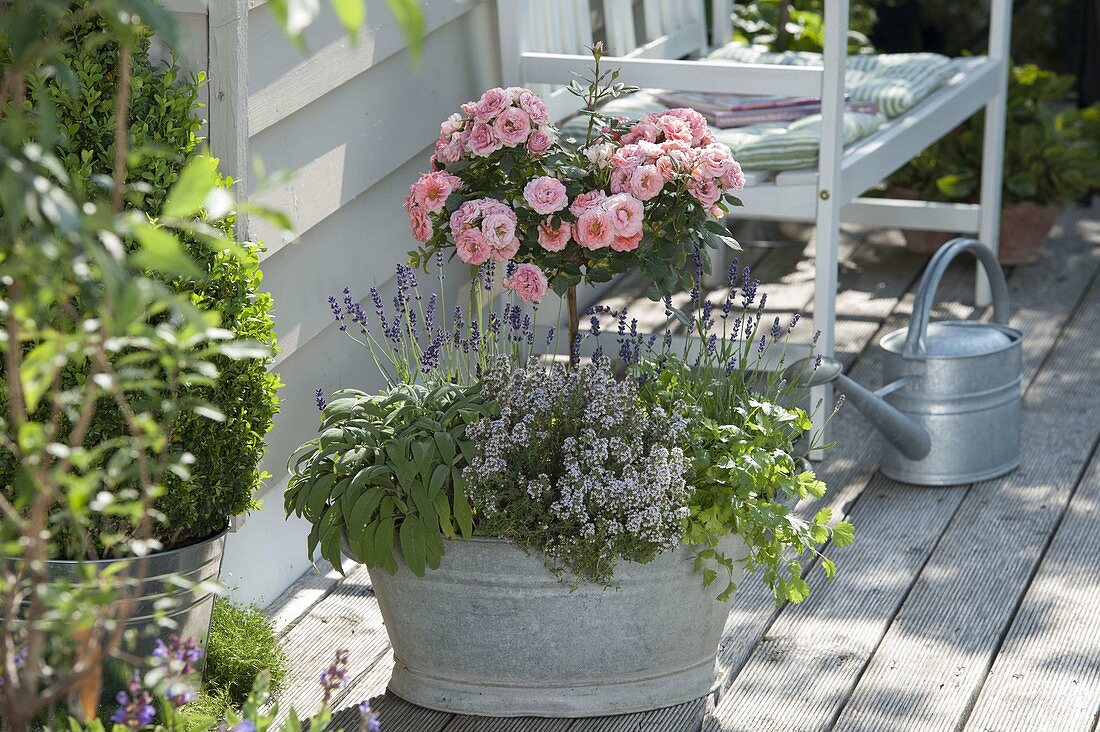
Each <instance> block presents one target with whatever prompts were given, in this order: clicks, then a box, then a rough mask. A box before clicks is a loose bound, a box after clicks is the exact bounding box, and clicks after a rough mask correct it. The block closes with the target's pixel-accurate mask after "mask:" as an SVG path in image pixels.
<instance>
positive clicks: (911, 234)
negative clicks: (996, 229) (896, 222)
mask: <svg viewBox="0 0 1100 732" xmlns="http://www.w3.org/2000/svg"><path fill="white" fill-rule="evenodd" d="M889 195H890V196H892V197H894V198H903V199H906V200H910V201H918V200H921V198H920V196H919V195H918V194H917V193H915V192H914V191H911V190H909V189H907V188H891V189H890V191H889ZM1061 210H1062V207H1061V206H1059V205H1057V204H1052V205H1049V206H1040V205H1038V204H1035V203H1032V202H1031V201H1024V202H1021V203H1010V204H1006V205H1004V206H1002V207H1001V232H1000V244H999V247H998V252H997V259H998V260H999V261H1000V263H1001V264H1004V265H1013V264H1029V263H1031V262H1034V261H1035V260H1036V258H1038V256H1039V251H1040V250H1041V249H1042V248H1043V243H1044V242H1045V241H1046V240H1047V237H1048V236H1050V230H1051V229H1052V228H1053V227H1054V221H1055V220H1056V219H1057V218H1058V214H1059V213H1060V212H1061ZM902 234H904V235H905V248H906V249H908V250H909V251H911V252H914V253H916V254H924V255H928V256H931V255H932V254H934V253H935V252H936V250H937V249H939V248H940V247H941V246H943V245H944V243H945V242H947V241H949V240H951V239H953V238H955V237H956V236H960V234H958V233H952V232H948V231H925V230H921V229H906V230H903V231H902Z"/></svg>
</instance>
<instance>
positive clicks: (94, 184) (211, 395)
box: [0, 4, 278, 657]
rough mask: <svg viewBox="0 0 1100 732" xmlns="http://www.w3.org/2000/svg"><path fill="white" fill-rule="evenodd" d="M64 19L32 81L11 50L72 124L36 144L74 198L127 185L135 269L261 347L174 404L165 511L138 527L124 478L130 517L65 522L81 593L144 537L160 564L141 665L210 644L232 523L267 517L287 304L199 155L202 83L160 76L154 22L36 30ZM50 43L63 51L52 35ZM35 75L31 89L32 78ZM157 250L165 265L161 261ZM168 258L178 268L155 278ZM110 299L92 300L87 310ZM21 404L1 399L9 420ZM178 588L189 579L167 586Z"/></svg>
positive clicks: (93, 20)
mask: <svg viewBox="0 0 1100 732" xmlns="http://www.w3.org/2000/svg"><path fill="white" fill-rule="evenodd" d="M51 23H57V24H61V26H62V27H64V28H65V29H66V33H65V36H64V39H63V42H62V43H60V44H56V57H54V54H55V52H54V51H52V50H51V52H50V54H51V55H50V58H49V59H47V60H40V61H39V62H37V65H35V62H33V61H30V62H26V63H31V64H32V65H31V68H29V69H24V68H22V67H21V66H20V64H21V63H24V61H23V60H22V59H21V57H19V54H18V53H17V50H18V49H17V48H15V47H14V46H15V45H16V44H17V41H16V40H14V39H12V38H7V37H5V39H4V40H5V42H4V44H3V45H2V46H0V57H3V58H4V59H5V60H6V61H7V63H6V68H5V71H6V76H5V79H6V80H7V79H10V80H11V82H12V83H16V84H20V83H22V84H24V88H21V90H20V93H19V94H18V95H16V98H19V99H22V100H25V102H24V105H23V106H25V107H26V108H27V109H28V110H29V109H35V110H37V109H40V108H48V109H49V110H51V111H50V112H49V114H48V115H47V116H46V117H45V118H46V119H50V120H54V121H56V126H57V130H56V131H54V130H48V129H45V128H44V127H45V126H44V125H40V126H39V127H36V128H35V133H34V137H35V139H36V140H37V141H39V142H41V143H43V144H44V145H48V146H49V148H50V149H51V150H52V152H53V153H54V154H55V155H56V163H54V164H55V165H58V166H60V167H61V168H62V169H63V170H64V171H65V173H66V176H67V178H66V182H65V184H66V186H68V187H70V188H71V189H72V190H77V191H81V192H83V193H84V194H85V195H87V196H89V197H94V196H95V195H97V193H98V191H99V186H100V183H99V181H100V180H101V179H102V178H105V177H106V178H113V179H114V184H115V191H117V193H116V194H115V197H114V201H113V203H114V205H115V206H117V207H118V208H119V209H120V210H121V209H125V210H127V211H128V212H130V214H131V215H132V216H133V217H134V219H135V220H138V221H139V222H141V221H144V222H145V226H144V227H138V231H139V232H141V233H142V236H137V235H128V236H127V238H126V239H125V242H126V246H127V248H128V249H129V251H130V253H131V255H132V256H131V259H130V260H129V261H128V263H127V264H128V266H133V267H137V268H139V270H140V268H141V267H143V266H144V268H145V270H146V271H147V273H148V274H149V275H150V276H151V277H152V278H153V279H155V280H156V281H158V282H160V283H163V285H164V286H165V287H166V288H167V289H168V290H169V291H170V292H172V293H174V294H177V295H178V296H179V297H180V298H182V299H183V300H185V301H187V302H188V303H190V305H191V307H193V308H197V309H198V310H202V311H208V312H211V317H212V318H216V320H217V325H218V326H219V327H220V328H222V329H224V332H225V333H227V334H228V333H231V334H232V335H233V336H235V337H237V338H240V339H245V340H247V341H248V343H249V345H248V347H247V348H244V347H241V346H240V344H239V343H238V344H235V345H230V346H226V347H225V348H224V349H222V350H223V352H219V353H216V354H213V355H212V356H211V360H210V362H209V363H208V364H206V368H207V369H208V374H207V376H208V377H209V378H206V379H202V380H198V379H189V380H187V381H184V382H181V383H179V384H174V385H172V386H173V389H174V391H173V396H172V397H171V399H169V398H165V399H164V400H163V408H162V410H161V412H160V414H161V415H162V416H163V419H164V423H165V425H166V426H169V427H170V428H167V429H165V430H164V438H163V439H165V440H167V448H166V449H169V450H170V451H171V452H172V453H173V454H175V455H178V456H182V458H181V459H185V463H183V464H181V465H174V469H173V470H168V471H165V472H164V474H163V476H161V478H160V479H159V480H158V483H159V486H158V492H157V495H156V496H155V500H154V501H153V503H152V505H150V506H149V509H150V510H149V512H147V513H140V514H136V515H135V514H129V513H127V512H125V511H123V510H121V509H120V508H118V507H117V506H121V505H123V504H125V503H126V502H127V501H128V500H129V498H130V497H131V494H132V492H133V491H134V490H135V486H134V485H133V481H132V480H122V479H117V480H116V479H112V480H111V481H109V482H108V483H107V484H105V485H104V486H103V488H102V495H101V496H100V497H99V498H98V499H97V500H99V501H101V502H102V501H117V506H116V508H115V509H113V510H107V509H106V508H105V509H104V510H103V511H96V512H92V514H91V515H90V517H89V519H88V521H87V522H86V523H85V524H83V525H79V526H77V525H74V524H72V523H71V522H70V523H62V524H59V525H58V526H56V527H55V531H54V533H53V535H52V536H51V543H52V548H51V552H50V556H49V559H48V565H49V574H50V576H51V577H56V578H59V579H65V580H69V581H77V580H79V579H80V578H81V577H82V576H84V574H86V573H87V572H88V571H89V570H94V571H96V572H99V571H106V570H107V568H110V567H117V566H120V564H129V565H133V564H135V563H136V562H138V561H139V556H138V555H136V554H135V553H134V549H133V547H134V545H135V541H137V540H139V539H140V541H137V545H138V546H142V547H144V551H145V552H146V553H148V554H149V556H147V557H145V558H143V559H141V562H142V563H143V570H142V572H143V575H144V577H145V579H146V580H147V581H146V587H145V588H144V589H143V590H142V592H141V593H140V595H139V596H140V598H141V599H140V602H139V605H138V607H137V608H136V609H135V610H134V611H133V612H131V613H130V619H129V624H130V628H131V629H132V630H135V631H137V635H139V636H140V637H141V639H142V640H141V641H140V642H139V643H138V644H137V646H135V647H133V648H131V650H132V651H134V653H135V654H136V656H138V657H141V656H145V655H147V653H148V651H149V650H150V649H151V647H152V643H153V641H154V639H155V637H156V636H158V635H163V633H164V631H163V629H162V628H161V627H160V626H161V625H162V624H163V623H164V622H165V620H166V619H167V620H170V621H173V622H174V623H175V625H176V628H175V630H176V632H178V633H179V634H180V635H182V636H183V637H193V638H195V639H198V641H199V642H200V644H201V643H204V642H205V639H206V635H207V631H208V628H209V625H210V617H211V612H212V609H213V600H214V594H215V589H216V584H215V581H216V580H217V578H218V574H219V570H220V566H221V557H222V550H223V547H224V543H225V535H226V532H227V529H228V526H229V520H230V518H231V517H232V516H235V515H238V514H241V513H244V512H245V511H247V510H249V509H251V508H252V507H253V506H254V505H255V499H254V496H255V491H256V489H257V488H258V486H259V485H260V482H261V480H262V478H263V475H262V474H261V471H260V470H259V461H260V459H261V458H262V456H263V453H264V449H265V446H264V436H265V434H266V433H267V431H268V429H269V428H270V426H271V420H272V416H273V415H274V413H275V412H276V411H277V400H276V397H275V388H276V386H277V385H278V378H277V377H276V376H274V375H271V374H268V373H267V366H268V364H269V363H270V361H271V357H272V355H273V351H274V329H273V323H272V320H271V317H270V313H269V311H270V308H271V300H270V297H269V296H267V295H266V294H263V293H260V292H259V291H258V287H259V280H260V273H259V269H258V254H259V251H260V250H259V249H258V247H257V246H256V245H254V244H251V243H244V244H240V243H237V242H236V241H235V240H234V236H233V223H234V220H233V216H232V214H231V213H230V211H229V207H230V204H231V201H230V198H229V195H228V193H227V192H226V191H225V188H226V187H227V186H228V184H229V183H231V181H224V180H220V179H219V176H218V175H217V161H216V160H214V159H213V158H210V157H206V156H202V155H200V154H199V153H198V151H197V149H196V148H197V145H198V144H199V142H200V141H201V138H199V137H198V134H199V131H200V129H201V125H202V121H201V119H200V118H199V117H198V115H197V114H196V109H197V108H198V106H199V105H198V96H199V92H200V90H201V83H202V80H201V79H198V80H194V79H183V78H181V76H182V75H181V72H180V70H179V68H178V67H176V66H175V65H174V64H165V65H159V64H157V63H156V62H155V61H154V60H153V59H151V58H150V55H149V46H150V40H151V36H152V29H151V28H150V27H147V26H145V25H142V24H135V25H129V26H125V27H124V28H123V30H122V31H119V30H118V28H117V27H116V25H117V24H116V23H114V21H113V20H112V18H111V15H110V13H109V12H103V11H101V10H99V9H96V8H94V7H84V6H83V5H81V4H78V5H76V6H73V7H71V8H63V9H59V10H58V12H57V15H56V17H55V18H54V19H53V20H52V21H51V22H50V23H47V22H42V23H40V24H39V25H38V26H36V27H38V28H41V29H42V33H43V34H45V32H46V29H48V28H49V27H51ZM172 28H173V27H172V26H171V24H168V23H165V24H163V25H161V26H158V31H160V32H161V36H162V38H163V39H164V40H167V41H169V42H171V40H172V37H173V36H172V32H173V31H172ZM44 42H46V43H47V45H50V46H51V47H53V46H54V45H55V41H53V40H50V39H44ZM32 58H33V57H32ZM51 64H53V66H51ZM57 65H60V66H64V67H66V68H73V69H77V70H78V71H79V73H76V74H75V75H74V76H73V78H72V79H70V80H69V81H70V82H71V83H66V81H65V79H63V78H60V77H54V76H51V75H50V74H49V73H46V72H47V71H48V70H49V69H50V68H54V67H55V66H57ZM120 69H125V70H126V71H125V74H120ZM123 75H125V76H126V83H125V84H123V83H122V81H123V80H122V78H121V77H122V76H123ZM24 78H27V79H31V82H20V81H18V80H19V79H24ZM117 105H121V106H122V108H123V109H129V110H130V115H129V117H126V116H124V117H123V118H122V124H123V125H124V127H123V130H122V131H121V132H120V131H119V130H116V114H115V109H116V106H117ZM18 106H19V105H16V104H14V103H12V102H9V103H8V104H7V105H6V106H5V108H4V109H3V110H0V113H2V114H3V115H4V116H5V119H10V118H11V117H12V115H14V114H16V113H17V112H18V111H19V110H18V109H17V107H18ZM59 132H60V134H59ZM158 220H159V221H161V222H165V223H167V224H169V225H171V224H172V223H173V222H178V221H186V222H188V225H187V226H186V227H182V228H179V230H178V244H177V246H178V247H179V250H178V251H175V250H167V249H166V248H167V247H168V246H169V245H168V244H165V243H164V240H163V237H159V238H160V239H161V241H159V242H158V241H154V238H158V235H157V233H156V230H155V229H154V226H153V223H152V222H154V221H158ZM151 231H152V232H153V233H149V232H151ZM151 252H157V253H159V255H160V259H157V255H155V254H153V253H151ZM163 261H169V262H170V263H171V266H169V267H167V268H164V267H161V268H159V269H154V268H153V264H155V263H158V262H163ZM94 303H95V301H94V300H92V299H90V297H89V296H87V295H83V296H80V297H78V300H77V302H76V305H75V307H78V308H87V307H89V306H90V305H91V304H94ZM82 312H89V317H90V316H91V314H92V313H90V311H86V310H82ZM215 313H216V314H215ZM131 314H132V316H133V317H134V318H139V317H144V316H145V315H146V313H142V312H134V313H131ZM149 315H150V318H151V321H150V322H151V325H153V326H155V325H156V324H157V323H158V321H160V320H165V319H166V318H167V315H166V314H164V313H159V312H151V313H150V314H149ZM49 316H50V317H51V318H54V319H55V320H57V321H59V322H61V321H63V320H64V317H65V316H64V315H63V314H62V313H61V312H60V311H53V312H51V313H49ZM241 342H242V343H243V342H244V341H243V340H242V341H241ZM229 351H232V353H229ZM89 368H90V365H89V364H88V363H87V362H84V361H81V360H80V359H72V360H71V361H69V362H67V363H66V364H65V367H64V369H62V370H61V371H60V372H59V373H58V375H57V379H58V382H57V384H56V388H57V389H58V390H60V391H64V390H69V389H75V388H76V387H77V386H79V385H80V384H82V383H83V382H84V381H85V380H86V379H87V378H88V375H89V373H90V371H89ZM153 388H154V387H152V386H150V387H149V389H150V391H152V390H153ZM6 397H7V395H2V396H0V405H3V406H4V407H5V408H6V406H7V398H6ZM180 405H183V407H184V408H182V409H180V408H179V407H180ZM188 405H191V406H194V407H195V408H193V409H192V408H190V406H188ZM169 414H171V417H169ZM211 417H216V419H212V418H211ZM133 429H134V426H133V425H131V424H127V422H126V419H125V415H124V414H123V412H122V410H119V409H106V408H102V409H97V410H95V411H94V412H93V413H92V414H91V415H90V417H89V421H88V424H87V425H86V428H85V429H84V437H83V441H84V443H85V445H86V446H89V447H92V446H96V445H99V446H103V447H102V449H107V448H106V446H109V445H113V444H116V443H117V442H118V441H120V440H122V439H124V438H125V436H126V435H128V434H130V433H131V431H132V430H133ZM120 474H121V473H120ZM19 476H20V465H19V460H18V457H17V454H16V453H15V452H14V451H12V450H10V449H7V448H6V447H5V448H0V486H3V487H0V497H2V498H4V499H7V500H9V501H13V502H14V501H15V498H16V494H17V492H18V490H17V488H16V486H17V484H18V482H19V480H20V478H19ZM112 571H114V570H112ZM129 571H130V572H131V573H132V568H131V570H129ZM170 576H178V577H181V578H183V579H182V581H180V582H176V583H172V584H166V579H167V578H168V577H170ZM169 600H174V601H175V604H174V606H171V607H170V606H169V605H168V601H169ZM155 604H156V605H157V606H158V607H159V611H158V612H156V613H155V612H154V605H155ZM157 615H159V616H160V617H155V616H157Z"/></svg>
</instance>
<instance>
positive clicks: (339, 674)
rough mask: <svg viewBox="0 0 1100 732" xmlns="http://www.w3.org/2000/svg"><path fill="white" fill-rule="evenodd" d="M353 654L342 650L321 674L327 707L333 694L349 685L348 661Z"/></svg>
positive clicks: (338, 651) (337, 652)
mask: <svg viewBox="0 0 1100 732" xmlns="http://www.w3.org/2000/svg"><path fill="white" fill-rule="evenodd" d="M350 656H351V654H350V652H349V651H347V650H345V649H343V648H341V649H339V650H337V651H336V654H335V655H334V656H333V658H332V662H331V663H329V665H328V668H326V669H325V670H324V671H322V672H321V678H320V683H321V689H322V691H324V702H323V703H324V704H325V705H326V706H327V705H328V703H329V701H330V700H331V699H332V693H333V692H334V691H338V690H340V689H342V688H344V687H345V686H347V685H348V659H349V658H350Z"/></svg>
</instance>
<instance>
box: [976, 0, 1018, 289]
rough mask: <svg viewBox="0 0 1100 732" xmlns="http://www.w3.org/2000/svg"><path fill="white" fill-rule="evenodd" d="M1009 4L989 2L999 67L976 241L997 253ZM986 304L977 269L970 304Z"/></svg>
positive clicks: (989, 112)
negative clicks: (972, 302)
mask: <svg viewBox="0 0 1100 732" xmlns="http://www.w3.org/2000/svg"><path fill="white" fill-rule="evenodd" d="M1011 28H1012V2H1011V0H993V2H992V7H991V9H990V18H989V58H991V59H993V60H995V61H997V62H998V63H999V64H1000V66H999V67H998V70H997V73H998V74H999V79H998V82H997V83H998V88H999V89H1000V91H998V92H997V94H995V95H994V96H993V97H991V98H990V100H989V101H988V102H987V103H986V105H985V133H984V135H985V136H984V138H983V142H982V183H981V194H980V199H979V201H980V205H981V228H980V230H979V232H978V238H979V239H980V240H981V242H982V243H983V244H985V245H986V246H987V247H989V248H990V249H992V250H993V253H994V254H996V253H997V249H998V246H999V244H1000V242H999V239H1000V232H1001V187H1002V185H1003V181H1004V147H1005V115H1006V111H1005V105H1006V98H1007V96H1008V65H1009V63H1010V61H1009V55H1008V48H1009V42H1010V40H1011V35H1012V33H1011ZM989 302H990V292H989V280H988V279H986V276H985V271H984V270H983V269H982V268H981V267H979V268H978V274H977V281H976V282H975V286H974V303H975V304H976V305H977V306H978V307H985V306H986V305H988V304H989Z"/></svg>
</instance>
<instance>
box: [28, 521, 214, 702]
mask: <svg viewBox="0 0 1100 732" xmlns="http://www.w3.org/2000/svg"><path fill="white" fill-rule="evenodd" d="M227 533H228V532H227V531H223V532H221V533H220V534H217V535H215V536H212V537H211V538H209V539H206V540H205V541H201V542H199V543H198V544H192V545H191V546H186V547H183V548H180V549H173V550H171V551H166V552H160V553H157V554H151V555H149V556H148V557H144V558H125V559H105V560H98V561H89V562H75V561H65V560H53V561H50V562H47V571H48V572H49V575H50V577H52V578H56V579H61V580H67V581H69V582H73V583H77V582H79V581H80V580H81V579H82V577H83V574H82V571H83V572H87V570H88V569H91V571H92V573H93V574H97V575H98V574H99V573H101V572H103V571H105V570H106V569H107V568H108V567H114V566H117V565H119V564H123V565H124V568H123V571H122V572H121V573H120V574H121V576H123V577H129V578H134V577H137V576H138V574H139V572H140V571H144V579H143V581H142V582H141V586H140V589H138V590H137V592H136V597H135V601H134V603H133V606H132V609H131V612H130V617H129V619H128V620H127V621H126V629H127V631H128V632H129V631H133V632H132V633H130V635H131V638H132V642H131V643H129V644H128V645H127V647H126V650H127V651H128V652H130V653H131V654H133V655H135V656H137V657H139V658H146V657H148V656H149V654H150V653H151V652H152V650H153V645H154V643H155V642H156V640H157V638H165V639H167V637H168V636H170V635H179V636H180V638H183V639H187V638H194V639H195V640H196V641H197V642H198V643H199V644H200V645H202V646H203V647H205V646H206V641H207V637H208V636H209V634H210V620H211V616H212V615H213V612H214V598H215V593H214V591H213V589H212V587H211V585H212V583H213V582H215V581H216V580H217V579H218V575H219V574H220V573H221V565H222V554H223V552H224V550H225V537H226V534H227ZM141 562H145V566H144V569H143V570H142V569H141V568H140V567H139V563H141ZM81 567H83V568H84V569H83V570H82V569H81ZM173 578H179V579H182V580H183V583H182V584H185V585H186V586H184V587H181V586H180V584H181V583H177V582H173V581H171V580H172V579H173ZM158 610H159V611H160V613H159V617H158V612H157V611H158ZM164 621H171V623H172V624H173V626H174V627H172V628H169V629H166V628H164V627H163V623H164ZM119 663H121V662H118V663H116V662H112V664H111V665H118V664H119ZM123 665H124V664H123ZM199 667H200V668H201V663H200V664H199ZM130 673H131V671H130V668H129V667H128V666H126V667H125V668H111V669H109V673H108V675H113V676H118V675H120V674H121V675H122V677H123V683H125V681H126V680H128V679H129V676H130ZM119 688H121V687H118V686H115V687H112V686H110V684H109V683H105V685H104V694H105V695H109V696H113V695H114V693H115V692H117V691H118V689H119ZM105 698H106V697H105Z"/></svg>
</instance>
